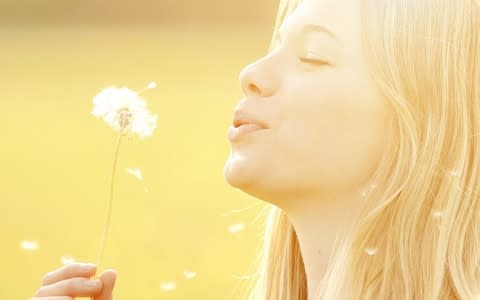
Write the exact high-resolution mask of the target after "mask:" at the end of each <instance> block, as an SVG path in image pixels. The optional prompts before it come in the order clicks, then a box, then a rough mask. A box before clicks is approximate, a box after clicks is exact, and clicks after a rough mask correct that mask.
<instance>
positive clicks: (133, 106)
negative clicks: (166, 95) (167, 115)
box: [92, 86, 158, 138]
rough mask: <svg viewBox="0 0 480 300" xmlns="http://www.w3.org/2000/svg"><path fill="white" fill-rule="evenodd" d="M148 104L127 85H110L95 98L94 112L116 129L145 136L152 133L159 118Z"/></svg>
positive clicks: (123, 132)
mask: <svg viewBox="0 0 480 300" xmlns="http://www.w3.org/2000/svg"><path fill="white" fill-rule="evenodd" d="M146 106H147V104H146V101H145V100H144V99H142V98H141V97H140V96H139V95H138V93H136V92H134V91H132V90H130V89H128V88H126V87H121V88H117V87H115V86H109V87H106V88H104V89H103V90H102V91H101V92H100V93H98V94H97V95H96V96H95V97H94V98H93V110H92V114H93V115H94V116H95V117H98V118H101V119H103V120H104V122H105V123H107V125H109V126H110V127H111V128H113V129H114V130H115V131H119V132H121V133H122V134H124V135H127V134H129V135H135V134H137V135H139V136H140V137H141V138H145V137H147V136H151V135H152V133H153V130H154V129H155V128H156V126H157V119H158V116H157V115H152V114H150V112H149V111H148V110H147V108H146Z"/></svg>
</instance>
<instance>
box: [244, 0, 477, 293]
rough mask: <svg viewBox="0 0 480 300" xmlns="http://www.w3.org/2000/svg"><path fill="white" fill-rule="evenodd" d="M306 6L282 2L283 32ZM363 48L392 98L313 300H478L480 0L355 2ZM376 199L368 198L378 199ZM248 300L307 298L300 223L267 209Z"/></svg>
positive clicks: (377, 79) (380, 86)
mask: <svg viewBox="0 0 480 300" xmlns="http://www.w3.org/2000/svg"><path fill="white" fill-rule="evenodd" d="M300 2H301V0H291V1H289V0H285V1H281V2H280V7H279V11H278V15H277V21H276V25H275V29H274V33H273V38H272V44H271V47H270V50H272V49H273V48H274V47H275V44H276V41H277V33H278V27H279V25H280V24H281V22H282V21H283V20H284V18H285V17H286V16H288V15H289V14H290V13H291V12H292V11H293V10H294V9H295V8H296V7H297V6H298V5H299V3H300ZM361 17H362V24H361V26H362V30H361V32H362V36H361V39H362V47H363V51H364V56H365V60H366V64H365V65H366V66H367V67H368V68H370V69H369V73H370V75H371V78H372V80H374V82H375V83H376V85H377V87H378V90H379V91H380V93H381V95H382V96H384V98H385V100H386V101H388V103H389V104H390V105H391V107H392V110H393V111H394V113H395V116H396V118H395V119H393V120H391V129H392V135H391V136H390V139H391V140H390V141H389V143H388V145H387V146H386V147H387V148H386V149H385V150H386V151H385V156H384V157H383V159H382V160H381V163H380V164H379V167H378V169H377V170H376V172H375V174H374V176H373V178H372V179H373V182H380V181H379V180H378V179H382V180H381V182H382V183H385V184H382V185H378V186H377V188H376V189H374V190H375V193H373V192H372V194H371V195H367V197H366V203H367V206H366V207H368V209H366V210H365V213H364V214H363V215H362V218H361V219H359V220H358V221H357V224H356V226H355V227H354V231H352V232H350V233H349V234H348V235H347V237H346V238H345V239H344V240H343V241H342V243H341V244H340V245H339V246H338V247H336V251H335V256H334V257H332V258H331V260H330V267H329V269H328V271H327V275H326V277H325V281H324V284H323V285H322V288H321V290H319V291H318V297H315V298H314V295H310V296H309V298H310V300H312V299H315V300H317V299H326V300H338V299H380V300H382V299H402V300H403V299H418V300H432V299H476V297H478V295H479V294H480V201H479V200H480V197H479V196H480V193H479V190H480V8H479V3H478V2H477V0H455V1H452V0H361ZM374 194H375V195H376V197H373V195H374ZM262 216H265V224H264V227H265V232H264V239H265V240H264V243H263V248H262V250H261V251H259V252H258V257H257V260H256V261H255V262H254V265H252V266H254V267H255V268H256V269H255V270H256V272H255V274H254V276H252V279H251V280H250V281H249V286H248V290H247V293H248V295H247V296H243V297H242V298H241V299H249V300H264V299H265V300H306V299H307V284H306V275H305V270H304V266H303V260H302V257H301V253H300V248H299V245H298V240H297V238H296V234H295V230H294V228H293V227H292V224H291V223H290V222H289V220H288V218H287V216H286V215H285V214H284V213H283V212H282V210H281V209H279V208H278V207H276V206H273V205H270V204H267V205H266V206H265V210H264V211H262Z"/></svg>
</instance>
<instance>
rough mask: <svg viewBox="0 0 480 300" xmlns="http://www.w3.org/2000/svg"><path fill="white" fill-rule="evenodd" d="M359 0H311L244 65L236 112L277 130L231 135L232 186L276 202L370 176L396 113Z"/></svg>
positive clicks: (361, 181) (228, 166) (339, 187)
mask: <svg viewBox="0 0 480 300" xmlns="http://www.w3.org/2000/svg"><path fill="white" fill-rule="evenodd" d="M358 2H359V1H356V0H306V1H304V2H303V3H302V4H301V5H300V6H299V7H298V8H297V9H296V10H295V12H294V13H293V14H292V15H290V17H288V18H287V19H286V20H285V21H284V23H283V24H282V27H281V29H280V32H281V38H280V39H281V41H280V44H279V45H278V46H277V48H276V49H275V50H274V51H272V52H271V53H269V54H268V55H266V56H264V57H262V58H260V59H258V60H256V61H254V62H253V63H251V64H250V65H248V66H247V67H246V68H245V69H244V70H242V72H241V73H240V81H241V86H242V89H243V91H244V94H245V98H244V99H243V100H242V101H241V102H240V103H239V104H238V106H237V108H236V109H237V110H240V111H243V112H247V113H249V114H251V115H253V116H255V117H257V118H259V119H261V120H263V121H265V123H266V124H267V125H268V127H269V128H268V129H265V130H258V131H254V132H251V133H249V134H247V135H243V136H242V137H240V138H238V139H235V140H232V141H231V146H232V151H231V154H230V157H229V159H228V161H227V162H226V164H225V168H224V175H225V179H226V180H227V182H228V183H229V184H230V185H232V186H234V187H237V188H240V189H242V190H244V191H245V192H247V193H249V194H251V195H254V196H256V197H258V198H261V199H264V200H267V201H268V200H270V199H271V200H274V199H278V200H280V199H279V198H280V197H283V198H289V197H291V198H292V199H295V198H297V197H301V196H302V194H305V195H321V194H331V193H332V192H333V193H335V192H336V191H345V189H350V188H352V189H353V188H354V187H358V186H361V185H363V184H364V183H365V182H366V181H368V179H369V177H370V176H371V174H372V172H373V171H374V168H375V167H376V165H377V163H378V161H379V159H380V157H381V155H382V153H383V149H384V146H385V144H384V143H385V138H386V135H387V134H388V132H387V128H388V126H387V124H389V118H390V117H391V115H390V111H389V108H388V106H387V104H388V103H387V102H386V100H385V99H383V98H382V97H381V96H380V95H379V93H378V92H377V90H376V89H375V86H374V84H373V82H372V81H371V79H370V78H369V76H368V74H367V70H366V66H365V61H364V57H363V55H364V54H363V53H362V50H361V45H360V30H361V28H360V27H359V26H360V15H359V11H360V9H359V6H358ZM322 27H325V28H327V29H328V30H329V31H330V32H331V34H329V33H326V32H325V31H323V29H322Z"/></svg>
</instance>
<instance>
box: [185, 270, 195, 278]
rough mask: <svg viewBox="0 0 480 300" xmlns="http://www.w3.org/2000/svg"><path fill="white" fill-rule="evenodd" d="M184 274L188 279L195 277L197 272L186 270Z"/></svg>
mask: <svg viewBox="0 0 480 300" xmlns="http://www.w3.org/2000/svg"><path fill="white" fill-rule="evenodd" d="M183 275H184V276H185V278H187V279H192V278H193V277H195V276H197V272H193V271H188V270H185V271H183Z"/></svg>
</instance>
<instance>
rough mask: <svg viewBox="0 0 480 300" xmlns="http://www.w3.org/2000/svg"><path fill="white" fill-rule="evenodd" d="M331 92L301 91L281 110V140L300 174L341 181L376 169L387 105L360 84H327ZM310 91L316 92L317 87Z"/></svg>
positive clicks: (282, 149) (279, 136) (280, 147)
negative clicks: (351, 85) (346, 85)
mask: <svg viewBox="0 0 480 300" xmlns="http://www.w3.org/2000/svg"><path fill="white" fill-rule="evenodd" d="M328 86H329V88H328V93H318V92H317V94H315V93H307V92H305V89H304V92H303V93H301V97H298V96H297V97H296V100H295V103H291V105H288V109H287V105H285V106H284V107H283V110H282V111H283V115H284V116H283V118H282V119H281V125H280V126H279V131H278V137H277V140H278V141H279V142H280V145H278V148H279V149H281V152H282V156H283V157H288V158H289V160H288V161H289V162H291V163H293V164H297V166H296V168H297V170H298V169H299V168H301V170H298V171H300V172H303V173H304V174H309V176H313V177H315V178H316V179H319V178H320V179H321V180H322V181H325V182H326V181H331V182H330V183H334V182H333V181H335V183H339V182H340V181H345V180H346V181H352V180H356V179H358V178H359V177H364V176H367V175H368V174H370V173H371V172H372V171H373V168H374V167H375V166H376V163H377V162H378V159H379V158H380V155H381V152H382V151H381V149H382V148H383V139H384V136H385V134H386V133H385V130H386V120H387V119H386V118H387V115H386V107H385V105H384V102H383V101H382V99H379V98H378V97H377V96H376V95H375V94H373V93H371V92H370V91H369V90H368V89H366V88H365V87H364V86H362V85H358V86H357V87H352V88H351V89H345V88H343V86H344V85H342V87H341V86H335V85H334V84H330V85H328ZM311 90H315V91H318V90H319V88H318V85H317V87H312V88H311Z"/></svg>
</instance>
